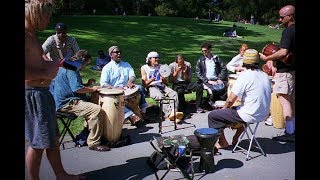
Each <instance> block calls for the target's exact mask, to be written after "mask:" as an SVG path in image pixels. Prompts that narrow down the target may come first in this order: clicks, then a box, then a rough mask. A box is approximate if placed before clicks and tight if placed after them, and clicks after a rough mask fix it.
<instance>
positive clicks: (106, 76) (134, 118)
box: [100, 46, 148, 127]
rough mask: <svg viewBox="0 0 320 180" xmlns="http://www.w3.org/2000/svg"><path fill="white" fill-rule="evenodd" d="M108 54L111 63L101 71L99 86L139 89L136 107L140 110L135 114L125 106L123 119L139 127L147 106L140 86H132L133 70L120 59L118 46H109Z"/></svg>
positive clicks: (134, 77) (134, 110) (133, 79)
mask: <svg viewBox="0 0 320 180" xmlns="http://www.w3.org/2000/svg"><path fill="white" fill-rule="evenodd" d="M108 52H109V55H110V57H111V61H110V62H109V63H108V64H106V65H105V66H104V67H103V69H102V71H101V78H100V85H101V87H103V88H106V87H110V88H118V89H124V88H133V87H135V86H138V87H139V90H140V95H141V99H140V102H138V103H137V105H139V107H140V108H138V109H139V110H138V112H137V110H136V109H133V108H130V107H128V106H127V105H126V106H125V109H124V112H125V115H124V118H125V119H127V118H129V120H130V121H131V124H132V125H135V126H137V127H140V126H142V125H143V118H144V116H145V113H146V108H147V106H148V104H147V102H146V99H145V95H144V92H143V88H142V87H141V86H140V85H137V84H134V81H135V79H136V76H135V73H134V70H133V68H132V66H131V65H130V64H129V63H128V62H126V61H124V60H122V59H121V49H120V48H119V47H118V46H111V47H110V48H109V50H108ZM140 111H141V112H140Z"/></svg>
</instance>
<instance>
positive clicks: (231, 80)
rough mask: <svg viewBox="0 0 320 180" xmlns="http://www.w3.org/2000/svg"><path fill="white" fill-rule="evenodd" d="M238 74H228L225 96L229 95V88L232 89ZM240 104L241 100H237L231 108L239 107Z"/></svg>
mask: <svg viewBox="0 0 320 180" xmlns="http://www.w3.org/2000/svg"><path fill="white" fill-rule="evenodd" d="M238 76H239V74H229V77H228V89H227V95H228V97H229V95H230V93H231V88H232V85H233V83H234V81H235V80H237V78H238ZM240 104H241V99H240V98H238V99H237V100H236V102H234V103H233V105H232V106H239V105H240Z"/></svg>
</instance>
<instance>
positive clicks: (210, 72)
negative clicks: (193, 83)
mask: <svg viewBox="0 0 320 180" xmlns="http://www.w3.org/2000/svg"><path fill="white" fill-rule="evenodd" d="M211 48H212V45H211V43H210V42H208V41H205V42H203V43H202V44H201V51H202V53H203V56H201V57H200V58H199V59H198V61H197V65H196V75H197V79H198V82H200V83H202V84H203V87H204V89H206V90H207V91H208V93H209V104H210V105H211V106H213V104H214V102H215V101H216V100H225V99H226V98H227V88H226V85H227V76H228V72H227V68H226V65H225V64H224V63H223V62H222V60H221V59H220V58H219V57H218V55H215V54H212V53H211ZM202 95H203V92H202V93H201V95H200V94H199V96H201V98H202Z"/></svg>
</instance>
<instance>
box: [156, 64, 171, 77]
mask: <svg viewBox="0 0 320 180" xmlns="http://www.w3.org/2000/svg"><path fill="white" fill-rule="evenodd" d="M159 73H160V75H161V76H162V77H165V78H166V77H169V76H170V74H171V69H170V67H169V66H168V65H167V64H163V65H161V66H160V68H159Z"/></svg>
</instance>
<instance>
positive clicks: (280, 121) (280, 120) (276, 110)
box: [270, 93, 285, 129]
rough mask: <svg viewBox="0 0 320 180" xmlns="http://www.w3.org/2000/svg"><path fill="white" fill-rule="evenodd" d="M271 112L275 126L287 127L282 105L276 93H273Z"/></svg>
mask: <svg viewBox="0 0 320 180" xmlns="http://www.w3.org/2000/svg"><path fill="white" fill-rule="evenodd" d="M270 113H271V118H272V123H273V127H275V128H279V129H282V128H284V127H285V122H284V117H283V111H282V106H281V104H280V101H279V99H278V97H277V95H276V94H275V93H272V94H271V105H270Z"/></svg>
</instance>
